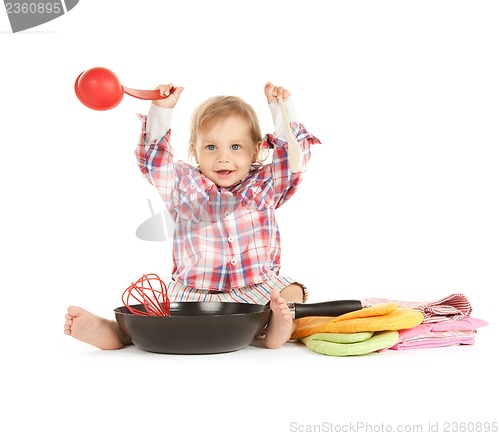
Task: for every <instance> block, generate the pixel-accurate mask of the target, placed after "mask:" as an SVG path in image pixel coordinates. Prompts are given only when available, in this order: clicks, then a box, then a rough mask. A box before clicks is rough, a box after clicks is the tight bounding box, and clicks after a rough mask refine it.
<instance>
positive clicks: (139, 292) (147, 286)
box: [122, 274, 170, 316]
mask: <svg viewBox="0 0 500 436" xmlns="http://www.w3.org/2000/svg"><path fill="white" fill-rule="evenodd" d="M155 285H156V287H157V288H159V289H157V288H156V289H155ZM131 299H132V302H130V301H131ZM134 300H135V303H139V304H141V305H142V306H143V308H144V310H142V308H137V307H132V304H135V303H134ZM122 301H123V304H124V305H125V307H127V309H128V310H129V311H130V313H133V314H134V315H141V316H170V300H169V298H168V294H167V286H166V285H165V283H164V282H163V281H162V279H160V277H158V276H157V275H156V274H145V275H143V276H142V277H141V278H140V279H139V280H137V281H136V282H135V283H132V284H131V285H130V286H129V287H128V288H127V289H125V291H124V292H123V295H122Z"/></svg>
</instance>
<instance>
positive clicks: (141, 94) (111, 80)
mask: <svg viewBox="0 0 500 436" xmlns="http://www.w3.org/2000/svg"><path fill="white" fill-rule="evenodd" d="M174 91H175V88H173V89H172V90H171V92H174ZM75 94H76V96H77V97H78V100H80V101H81V102H82V103H83V104H84V105H85V106H87V107H89V108H90V109H94V110H97V111H106V110H109V109H113V108H114V107H115V106H117V105H118V104H119V103H120V102H121V101H122V98H123V94H128V95H130V96H132V97H135V98H140V99H141V100H161V99H163V98H167V97H168V95H167V96H165V95H160V91H159V90H158V89H154V90H142V89H131V88H127V87H125V86H122V84H121V83H120V80H119V79H118V77H117V76H116V74H115V73H113V71H111V70H108V69H107V68H104V67H95V68H91V69H90V70H86V71H84V72H82V73H81V74H80V75H79V76H78V77H77V78H76V81H75Z"/></svg>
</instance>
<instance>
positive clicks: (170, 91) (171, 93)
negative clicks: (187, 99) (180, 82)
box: [153, 83, 184, 108]
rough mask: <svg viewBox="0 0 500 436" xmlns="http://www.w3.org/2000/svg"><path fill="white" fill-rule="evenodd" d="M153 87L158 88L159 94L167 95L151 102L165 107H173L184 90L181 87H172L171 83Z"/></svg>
mask: <svg viewBox="0 0 500 436" xmlns="http://www.w3.org/2000/svg"><path fill="white" fill-rule="evenodd" d="M155 89H159V90H160V95H168V97H167V98H162V99H160V100H153V104H155V105H156V106H160V107H165V108H173V107H174V106H175V105H176V104H177V101H178V100H179V96H180V95H181V92H182V91H184V88H182V87H177V88H174V85H172V84H171V83H169V84H168V85H159V86H157V87H156V88H155Z"/></svg>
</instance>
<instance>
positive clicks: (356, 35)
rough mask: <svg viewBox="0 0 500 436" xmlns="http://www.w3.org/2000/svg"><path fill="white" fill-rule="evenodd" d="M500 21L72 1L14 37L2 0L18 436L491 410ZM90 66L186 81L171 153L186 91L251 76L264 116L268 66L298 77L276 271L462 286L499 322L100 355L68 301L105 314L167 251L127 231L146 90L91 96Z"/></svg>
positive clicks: (135, 78) (379, 285) (284, 6)
mask: <svg viewBox="0 0 500 436" xmlns="http://www.w3.org/2000/svg"><path fill="white" fill-rule="evenodd" d="M327 4H328V7H326V5H327ZM499 22H500V7H499V6H498V3H497V2H488V1H475V2H472V1H470V2H464V1H452V2H448V1H419V2H407V1H369V2H368V1H355V2H354V1H353V2H347V1H342V2H341V1H331V2H323V1H317V0H309V1H266V2H264V1H254V2H246V3H241V2H235V1H232V2H231V1H220V0H215V1H206V2H202V1H186V0H184V1H177V0H172V1H163V2H159V1H156V0H155V1H153V0H141V1H138V2H136V3H135V4H133V3H131V2H122V1H107V2H102V1H97V0H81V1H80V3H79V4H78V5H77V6H76V7H75V8H74V9H73V10H72V11H70V12H69V13H68V14H67V15H65V16H63V17H61V18H59V19H57V20H55V21H53V22H49V23H47V24H45V25H42V26H39V27H37V28H34V29H31V30H28V31H25V32H22V33H18V34H12V33H11V31H10V27H9V23H8V19H7V15H6V14H5V13H2V14H0V53H1V59H2V61H1V62H2V66H1V69H0V78H1V80H0V109H1V118H0V123H1V124H0V126H1V127H0V128H1V142H0V144H1V147H2V158H1V165H2V168H1V171H0V177H1V184H0V186H1V192H2V204H3V206H2V214H1V218H0V219H1V227H0V229H1V242H0V246H1V251H2V259H3V260H2V267H1V271H2V283H3V285H2V300H3V301H2V303H3V304H2V306H3V309H2V316H1V317H0V320H1V321H0V322H1V333H2V345H3V346H2V356H3V357H2V361H3V363H2V366H3V367H4V368H5V369H4V373H3V374H4V380H5V382H4V383H5V386H3V387H2V390H1V396H2V397H3V400H2V402H3V404H4V405H5V404H6V406H4V409H3V412H2V415H3V418H2V420H3V424H5V428H7V425H8V424H10V426H11V430H9V434H12V435H14V434H15V435H17V434H35V432H41V431H43V433H44V434H52V435H62V434H66V433H73V434H78V435H80V434H82V435H83V434H89V433H90V432H92V434H99V435H101V434H122V435H132V434H139V432H142V431H145V432H146V431H147V432H153V431H154V432H155V434H162V435H163V434H165V435H167V434H179V435H193V434H200V433H202V432H204V431H205V430H207V429H213V430H215V431H216V432H217V433H218V434H224V435H225V434H228V435H229V434H245V435H246V434H279V435H281V434H290V433H294V432H293V431H292V430H294V429H300V428H299V427H294V426H293V425H291V424H290V423H292V422H296V423H298V424H300V425H306V424H321V423H323V422H326V423H335V424H349V423H353V422H354V423H356V422H366V423H369V424H371V425H377V424H379V425H380V424H385V425H392V426H393V427H395V426H396V425H397V424H409V425H411V424H420V425H423V428H424V430H427V429H428V423H429V422H431V423H435V422H439V424H440V427H439V429H440V431H441V430H444V425H445V422H446V421H457V420H458V421H464V422H471V421H480V422H484V421H500V419H499V415H498V406H494V404H493V403H494V402H496V404H498V402H497V401H496V400H497V399H498V398H497V391H498V388H499V386H498V374H497V371H496V370H495V369H494V367H498V364H495V360H494V357H493V352H494V348H495V347H496V344H497V338H498V335H499V334H500V331H499V328H498V321H497V320H498V315H497V314H498V305H499V292H500V274H499V268H498V265H500V249H499V247H500V230H499V222H500V203H499V187H500V171H499V164H500V150H499V146H500V129H499V116H500V103H499V102H500V81H499V77H500V61H499V56H498V53H499V49H500V26H498V23H499ZM94 66H104V67H107V68H110V69H111V70H113V71H114V72H115V73H116V74H117V75H118V77H119V78H120V81H121V82H122V84H124V85H125V86H128V87H132V88H140V89H152V88H154V87H155V86H156V85H158V84H159V83H165V82H173V83H174V84H175V85H178V86H184V87H185V91H184V93H183V95H182V98H181V100H180V101H179V103H178V105H177V107H176V109H175V118H174V121H173V134H172V135H173V136H172V139H173V142H174V146H175V149H176V151H177V155H178V157H179V158H181V159H185V158H186V150H187V146H186V144H187V138H188V131H187V129H188V121H189V116H190V113H191V110H192V109H193V107H194V106H195V105H196V104H198V103H199V102H201V101H202V100H204V99H205V98H207V97H210V96H212V95H216V94H236V95H239V96H241V97H243V98H244V99H246V100H247V101H248V102H249V103H251V104H252V105H253V106H254V108H255V109H256V111H257V113H258V115H259V118H260V120H261V125H262V129H263V131H265V132H268V131H270V130H271V129H272V123H271V117H270V115H269V113H268V109H267V104H266V101H265V97H264V93H263V87H264V84H265V82H266V81H272V82H274V83H276V84H279V85H283V86H285V87H287V88H288V89H290V90H291V91H292V93H293V94H294V98H295V103H296V108H297V112H298V115H299V117H300V119H301V121H302V122H303V123H304V124H305V125H306V127H307V128H308V129H309V130H310V131H311V132H312V133H313V134H315V135H316V136H318V138H320V139H321V141H322V143H323V144H322V145H318V146H316V147H315V148H314V150H313V157H312V160H311V163H310V166H309V169H308V173H307V177H306V178H305V180H304V182H303V184H302V186H301V188H300V190H299V192H298V193H297V194H296V196H295V197H294V198H293V199H292V200H291V201H290V202H289V203H287V204H286V205H285V206H284V207H283V208H282V209H280V210H279V217H278V218H279V220H280V228H281V233H282V241H283V244H282V245H283V255H282V263H283V269H282V273H283V274H290V275H293V276H294V277H295V278H296V279H297V280H299V281H302V282H303V283H306V284H307V285H308V287H309V290H310V294H311V301H323V300H332V299H340V298H356V299H362V298H366V297H372V296H378V297H387V298H394V299H399V300H418V301H425V300H435V299H439V298H442V297H444V296H446V295H448V294H450V293H453V292H460V293H463V294H465V295H466V296H467V297H468V298H469V300H470V301H471V304H472V306H473V308H474V311H473V315H474V316H476V317H478V318H482V319H485V320H487V321H489V322H490V325H489V326H488V327H484V328H482V329H481V330H480V331H479V332H478V335H477V340H476V344H475V345H474V346H472V347H448V348H446V349H433V350H430V349H427V350H419V351H407V352H387V353H381V354H374V355H370V356H364V357H358V358H333V357H326V356H321V355H316V354H314V353H313V352H311V351H309V350H308V349H306V348H305V347H303V346H300V345H298V344H292V343H291V344H287V345H286V346H285V347H284V348H283V349H281V350H278V351H271V350H265V349H262V348H258V347H249V348H247V349H245V350H242V351H239V352H236V353H231V354H226V355H218V356H168V355H153V354H150V353H146V352H142V351H140V350H137V349H136V348H135V347H129V348H127V349H124V350H120V351H116V352H102V351H98V350H96V349H94V348H92V347H90V346H88V345H86V344H83V343H80V342H78V341H75V340H73V339H72V338H70V337H66V336H64V335H63V333H62V331H63V323H64V315H65V310H66V307H67V306H68V305H70V304H77V305H81V306H83V307H86V308H87V309H89V310H91V311H93V312H95V313H97V314H99V315H101V316H105V317H112V316H113V315H112V309H113V308H114V307H116V306H119V305H120V296H121V293H122V291H123V289H124V288H125V287H127V286H128V284H129V283H130V282H132V281H135V280H136V279H138V278H139V277H140V276H141V275H142V274H144V273H149V272H155V273H158V274H160V275H162V276H168V273H169V271H170V268H171V261H170V247H169V243H162V242H144V241H141V240H139V239H137V238H136V236H135V229H136V228H137V226H138V225H139V224H141V223H142V222H143V221H144V220H145V219H147V218H148V216H149V214H150V211H149V208H148V204H147V199H148V198H149V199H152V200H153V201H156V200H157V198H156V196H155V195H156V194H155V192H153V191H152V190H151V188H150V187H149V186H148V185H147V183H146V182H145V181H144V180H143V178H142V176H141V175H140V173H139V171H138V170H137V168H136V164H135V160H134V156H133V149H134V146H135V144H136V141H137V138H138V134H139V129H140V123H139V121H138V120H137V118H136V116H135V113H136V112H142V113H146V112H147V110H148V107H149V103H148V102H144V101H141V100H137V99H134V98H131V97H128V96H125V97H124V99H123V101H122V103H121V104H120V105H119V106H118V107H116V108H115V109H113V110H111V111H106V112H97V111H92V110H90V109H88V108H86V107H84V106H83V105H82V104H81V103H80V102H79V101H78V100H77V99H76V97H75V95H74V92H73V84H74V81H75V79H76V77H77V76H78V74H80V73H81V72H82V71H84V70H86V69H88V68H91V67H94ZM155 207H157V206H155ZM497 361H498V360H497ZM489 392H492V393H493V396H491V397H490V398H489V399H487V398H486V395H487V394H488V393H489ZM5 407H6V408H5ZM5 421H6V422H5ZM3 424H2V426H3ZM302 429H305V427H302ZM372 430H373V429H372ZM374 431H375V430H374ZM295 433H298V431H296V432H295ZM434 434H436V433H434ZM443 434H445V433H443Z"/></svg>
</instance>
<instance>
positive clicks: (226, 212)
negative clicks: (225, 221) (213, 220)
mask: <svg viewBox="0 0 500 436" xmlns="http://www.w3.org/2000/svg"><path fill="white" fill-rule="evenodd" d="M228 216H229V212H228V211H227V210H226V211H225V212H224V217H226V218H227V217H228Z"/></svg>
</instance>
